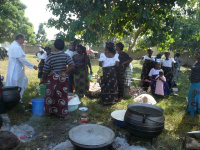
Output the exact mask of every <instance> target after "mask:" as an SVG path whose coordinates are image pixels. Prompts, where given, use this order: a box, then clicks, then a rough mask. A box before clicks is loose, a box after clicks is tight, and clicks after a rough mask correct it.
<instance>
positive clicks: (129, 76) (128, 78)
mask: <svg viewBox="0 0 200 150" xmlns="http://www.w3.org/2000/svg"><path fill="white" fill-rule="evenodd" d="M132 78H133V71H132V69H131V66H130V65H129V66H128V67H127V68H126V71H125V80H124V85H125V86H131V83H132V81H131V80H132Z"/></svg>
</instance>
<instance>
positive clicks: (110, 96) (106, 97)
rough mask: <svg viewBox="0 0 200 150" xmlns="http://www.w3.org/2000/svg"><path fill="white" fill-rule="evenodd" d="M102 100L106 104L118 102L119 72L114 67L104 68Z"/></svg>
mask: <svg viewBox="0 0 200 150" xmlns="http://www.w3.org/2000/svg"><path fill="white" fill-rule="evenodd" d="M101 99H102V101H103V103H104V104H112V103H116V102H118V86H117V71H116V68H115V67H114V66H112V67H104V68H103V76H102V78H101Z"/></svg>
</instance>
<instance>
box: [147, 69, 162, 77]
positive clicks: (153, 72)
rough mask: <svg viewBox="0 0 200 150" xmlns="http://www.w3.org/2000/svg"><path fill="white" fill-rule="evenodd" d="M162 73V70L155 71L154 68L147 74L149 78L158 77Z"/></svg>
mask: <svg viewBox="0 0 200 150" xmlns="http://www.w3.org/2000/svg"><path fill="white" fill-rule="evenodd" d="M160 71H163V70H162V69H159V70H156V69H155V68H152V69H151V70H150V72H149V76H150V77H151V76H154V75H159V72H160Z"/></svg>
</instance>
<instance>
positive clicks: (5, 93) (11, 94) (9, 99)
mask: <svg viewBox="0 0 200 150" xmlns="http://www.w3.org/2000/svg"><path fill="white" fill-rule="evenodd" d="M20 92H21V88H20V87H17V86H7V87H6V86H5V87H3V88H2V99H3V101H4V102H5V103H14V102H19V101H20Z"/></svg>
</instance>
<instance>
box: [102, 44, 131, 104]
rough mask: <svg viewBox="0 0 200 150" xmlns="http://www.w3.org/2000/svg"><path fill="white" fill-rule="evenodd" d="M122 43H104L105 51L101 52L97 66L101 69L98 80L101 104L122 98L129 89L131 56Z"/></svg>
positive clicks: (114, 101)
mask: <svg viewBox="0 0 200 150" xmlns="http://www.w3.org/2000/svg"><path fill="white" fill-rule="evenodd" d="M123 49H124V45H123V44H122V43H121V42H120V43H117V44H116V48H115V45H114V43H112V42H109V43H106V46H105V52H104V53H101V55H100V58H99V66H100V67H101V69H102V72H103V73H102V76H101V80H100V86H101V99H102V102H103V104H112V103H116V102H118V101H120V100H121V99H122V98H124V97H125V96H124V95H125V93H128V92H129V90H130V85H131V79H132V67H131V65H130V63H131V62H132V58H131V57H130V56H129V55H128V54H127V53H125V52H124V51H123Z"/></svg>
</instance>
